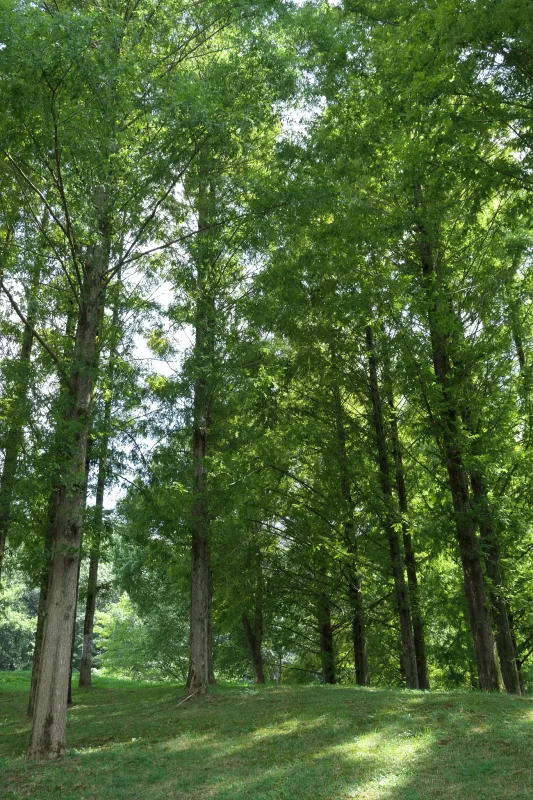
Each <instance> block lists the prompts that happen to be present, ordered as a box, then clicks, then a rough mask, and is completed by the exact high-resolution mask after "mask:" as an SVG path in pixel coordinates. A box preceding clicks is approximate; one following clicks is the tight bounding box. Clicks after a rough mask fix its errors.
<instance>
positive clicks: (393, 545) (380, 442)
mask: <svg viewBox="0 0 533 800" xmlns="http://www.w3.org/2000/svg"><path fill="white" fill-rule="evenodd" d="M366 347H367V352H368V366H369V388H370V399H371V402H372V417H373V423H374V432H375V441H376V452H377V461H378V468H379V482H380V487H381V494H382V498H383V505H384V519H383V525H384V528H385V533H386V535H387V539H388V542H389V550H390V556H391V564H392V574H393V577H394V587H395V594H396V605H397V609H398V616H399V621H400V637H401V646H402V666H403V671H404V674H405V684H406V686H407V688H408V689H418V671H417V662H416V651H415V643H414V636H413V626H412V622H411V609H410V606H409V594H408V591H407V586H406V583H405V574H404V565H403V558H402V551H401V546H400V538H399V536H398V532H397V521H398V514H397V512H396V509H395V505H394V498H393V491H392V481H391V472H390V465H389V456H388V453H387V443H386V439H385V428H384V424H383V408H382V402H381V394H380V391H379V382H378V372H377V359H376V354H375V350H374V337H373V333H372V328H371V327H370V325H368V326H367V328H366Z"/></svg>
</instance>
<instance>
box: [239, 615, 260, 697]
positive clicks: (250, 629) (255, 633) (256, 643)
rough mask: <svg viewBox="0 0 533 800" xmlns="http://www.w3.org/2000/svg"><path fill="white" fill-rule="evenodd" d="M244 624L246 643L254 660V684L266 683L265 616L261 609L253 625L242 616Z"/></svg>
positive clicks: (255, 616)
mask: <svg viewBox="0 0 533 800" xmlns="http://www.w3.org/2000/svg"><path fill="white" fill-rule="evenodd" d="M242 624H243V627H244V632H245V634H246V641H247V642H248V647H249V649H250V657H251V660H252V669H253V672H254V682H255V683H264V682H265V671H264V667H263V650H262V647H263V614H262V612H261V609H260V608H257V609H256V611H255V615H254V622H253V625H252V623H251V622H250V620H249V619H248V617H247V616H246V614H243V615H242Z"/></svg>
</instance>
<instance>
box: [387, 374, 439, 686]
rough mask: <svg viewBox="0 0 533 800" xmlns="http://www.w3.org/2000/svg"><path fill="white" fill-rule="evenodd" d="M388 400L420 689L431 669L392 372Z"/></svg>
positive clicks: (426, 682) (426, 684)
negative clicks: (427, 652)
mask: <svg viewBox="0 0 533 800" xmlns="http://www.w3.org/2000/svg"><path fill="white" fill-rule="evenodd" d="M388 383H389V386H388V390H389V391H388V394H389V397H388V401H389V406H390V436H391V443H392V452H393V458H394V467H395V474H396V494H397V496H398V506H399V508H400V514H401V515H402V538H403V550H404V555H405V567H406V570H407V588H408V591H409V603H410V607H411V615H412V620H413V638H414V643H415V653H416V668H417V672H418V686H419V688H420V689H426V690H427V689H429V688H430V685H429V670H428V662H427V654H426V640H425V636H424V620H423V617H422V609H421V606H420V590H419V588H418V573H417V565H416V557H415V551H414V546H413V539H412V536H411V532H410V530H409V525H408V522H407V514H408V510H409V509H408V505H407V488H406V486H405V474H404V468H403V457H402V449H401V445H400V436H399V433H398V419H397V417H396V411H395V408H394V394H393V390H392V384H391V382H390V376H388Z"/></svg>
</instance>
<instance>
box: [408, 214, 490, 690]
mask: <svg viewBox="0 0 533 800" xmlns="http://www.w3.org/2000/svg"><path fill="white" fill-rule="evenodd" d="M418 232H419V235H420V241H419V248H420V259H421V265H422V273H423V279H424V288H425V291H426V296H427V301H428V323H429V332H430V337H431V347H432V353H433V368H434V372H435V379H436V382H437V384H438V386H439V387H440V390H441V393H442V395H441V400H440V402H439V403H438V404H437V406H436V408H435V412H434V413H435V418H436V420H437V423H438V428H439V433H440V438H441V444H442V449H443V452H444V456H445V461H446V469H447V471H448V480H449V483H450V491H451V495H452V502H453V508H454V514H455V526H456V532H457V542H458V545H459V552H460V556H461V563H462V566H463V576H464V585H465V593H466V600H467V606H468V616H469V620H470V628H471V631H472V638H473V642H474V652H475V656H476V664H477V671H478V677H479V685H480V688H481V689H485V690H495V691H497V690H498V688H499V679H498V667H497V663H496V659H495V656H494V649H495V648H494V637H493V634H492V627H491V619H490V613H489V609H488V605H487V599H486V595H485V585H484V579H483V569H482V566H481V557H480V551H481V548H480V543H479V540H478V537H477V536H476V530H475V525H474V519H473V514H472V506H471V500H470V492H469V487H468V474H467V471H466V469H465V465H464V458H463V450H462V445H461V431H460V424H459V422H460V421H459V412H458V407H457V404H458V400H457V397H456V392H455V391H454V389H455V388H456V387H454V386H453V370H452V363H451V354H450V333H453V324H454V321H453V315H452V314H451V309H450V308H449V300H448V299H447V298H448V295H447V294H446V292H445V287H443V286H441V285H440V276H439V275H438V273H437V270H436V268H435V264H434V259H433V251H432V247H431V242H430V239H429V236H428V234H427V231H426V229H425V228H424V227H423V226H420V227H419V229H418Z"/></svg>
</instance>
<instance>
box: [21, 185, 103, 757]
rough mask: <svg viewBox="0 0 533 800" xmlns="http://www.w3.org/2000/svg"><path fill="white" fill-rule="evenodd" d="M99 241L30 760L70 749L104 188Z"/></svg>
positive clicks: (74, 385)
mask: <svg viewBox="0 0 533 800" xmlns="http://www.w3.org/2000/svg"><path fill="white" fill-rule="evenodd" d="M97 207H98V209H99V213H100V214H101V226H100V234H101V242H100V243H98V244H95V245H93V246H92V247H91V248H90V249H89V251H88V252H87V255H86V258H85V259H84V263H83V268H82V270H81V274H82V275H83V278H82V283H81V286H80V297H79V316H78V321H77V326H76V336H75V342H74V350H73V357H72V362H71V364H70V367H69V372H68V381H67V401H68V402H67V407H66V408H65V412H64V417H63V421H64V427H63V435H64V441H63V448H62V453H61V462H60V466H61V469H60V486H59V491H58V499H57V505H56V508H55V514H54V520H53V525H52V555H51V564H50V577H49V581H48V593H47V598H46V611H45V620H44V627H43V636H42V644H41V656H40V665H39V672H38V679H37V687H36V691H35V705H34V711H33V725H32V733H31V742H30V747H29V750H28V758H29V759H41V758H55V757H57V756H60V755H62V754H64V753H65V752H66V721H67V689H68V680H69V670H70V653H71V632H72V625H73V620H74V616H75V613H76V584H77V576H78V564H79V556H80V545H81V533H82V517H83V505H84V495H85V481H86V459H87V444H88V435H89V424H90V410H91V401H92V389H93V385H94V381H95V378H96V371H97V361H98V333H99V325H100V321H101V314H102V308H103V304H104V292H105V280H104V279H105V273H106V269H107V264H108V261H109V241H110V230H109V226H108V219H107V215H106V214H105V211H104V207H105V192H104V191H103V190H101V191H99V192H98V193H97Z"/></svg>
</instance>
